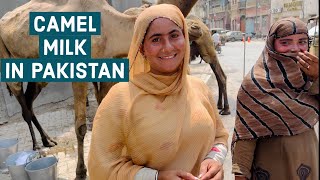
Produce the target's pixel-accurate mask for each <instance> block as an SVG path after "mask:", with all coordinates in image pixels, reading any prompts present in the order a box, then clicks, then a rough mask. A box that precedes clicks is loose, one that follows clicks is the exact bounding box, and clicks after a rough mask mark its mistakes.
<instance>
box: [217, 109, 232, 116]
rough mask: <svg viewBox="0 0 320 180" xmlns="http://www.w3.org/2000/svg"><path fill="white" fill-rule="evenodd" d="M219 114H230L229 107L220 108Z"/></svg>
mask: <svg viewBox="0 0 320 180" xmlns="http://www.w3.org/2000/svg"><path fill="white" fill-rule="evenodd" d="M219 114H220V115H229V114H230V110H229V109H222V110H221V111H220V112H219Z"/></svg>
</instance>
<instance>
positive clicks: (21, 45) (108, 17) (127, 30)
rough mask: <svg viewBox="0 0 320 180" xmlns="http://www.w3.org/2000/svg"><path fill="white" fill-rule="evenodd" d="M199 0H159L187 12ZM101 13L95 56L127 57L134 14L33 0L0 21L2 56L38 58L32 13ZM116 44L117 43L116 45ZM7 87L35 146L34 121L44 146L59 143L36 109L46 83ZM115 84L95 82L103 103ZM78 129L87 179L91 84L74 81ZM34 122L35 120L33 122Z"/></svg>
mask: <svg viewBox="0 0 320 180" xmlns="http://www.w3.org/2000/svg"><path fill="white" fill-rule="evenodd" d="M196 1H197V0H190V1H185V0H175V1H174V0H168V1H166V0H159V2H158V3H159V4H160V3H171V4H174V5H177V6H178V7H179V8H180V10H181V11H182V12H183V14H185V15H187V14H188V13H189V12H190V10H191V8H192V6H193V5H194V4H195V3H196ZM31 11H34V12H101V35H100V36H93V37H92V41H91V57H92V58H110V57H126V56H127V54H128V51H129V47H130V40H131V38H132V35H133V32H132V29H133V27H134V22H135V20H136V17H135V16H129V15H125V14H123V13H120V12H118V11H117V10H115V9H114V8H113V7H112V6H110V5H109V4H108V3H107V2H106V1H105V0H31V1H29V2H28V3H26V4H24V5H22V6H20V7H17V8H16V9H14V10H13V11H11V12H8V13H6V14H5V15H4V16H3V17H2V18H1V20H0V59H2V58H38V57H39V54H38V53H39V42H38V37H37V36H29V28H28V27H29V12H31ZM115 43H117V46H115V45H114V44H115ZM6 84H7V88H8V90H9V92H10V94H12V95H14V96H15V98H16V99H17V101H18V102H19V104H20V106H21V109H22V117H23V119H24V120H25V121H26V123H27V124H28V127H29V131H30V134H31V137H32V142H33V149H39V148H40V147H39V145H38V144H37V141H36V138H35V135H34V131H33V127H32V123H33V124H34V125H35V126H36V128H37V129H38V131H39V133H40V135H41V140H42V143H43V145H44V146H45V147H52V146H55V145H56V144H57V142H55V141H54V140H52V139H51V138H50V137H49V136H48V135H47V133H46V132H45V131H44V129H42V127H41V125H40V124H39V122H38V120H37V118H36V115H35V114H34V112H33V102H34V100H35V99H36V98H37V97H38V95H39V93H40V92H41V90H42V88H44V87H46V85H47V84H48V83H46V82H28V84H27V89H26V91H25V92H24V90H23V85H22V82H8V83H6ZM114 84H115V83H94V87H95V96H96V99H97V101H98V103H100V102H101V101H102V99H103V97H104V96H105V95H106V94H107V93H108V91H109V89H110V88H111V87H112V86H113V85H114ZM72 89H73V95H74V111H75V132H76V136H77V144H78V161H77V168H76V179H86V176H87V175H86V172H87V169H86V166H85V164H84V155H83V140H84V137H85V135H86V131H87V127H86V99H87V90H88V83H86V82H73V83H72ZM31 122H32V123H31Z"/></svg>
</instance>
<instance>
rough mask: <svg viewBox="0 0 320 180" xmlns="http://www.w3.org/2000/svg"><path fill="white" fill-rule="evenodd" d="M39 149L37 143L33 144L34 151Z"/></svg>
mask: <svg viewBox="0 0 320 180" xmlns="http://www.w3.org/2000/svg"><path fill="white" fill-rule="evenodd" d="M40 149H41V147H40V146H39V145H38V144H37V145H35V146H33V150H34V151H36V150H40Z"/></svg>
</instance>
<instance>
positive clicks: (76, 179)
mask: <svg viewBox="0 0 320 180" xmlns="http://www.w3.org/2000/svg"><path fill="white" fill-rule="evenodd" d="M86 179H87V175H85V176H78V175H77V177H76V178H75V180H86Z"/></svg>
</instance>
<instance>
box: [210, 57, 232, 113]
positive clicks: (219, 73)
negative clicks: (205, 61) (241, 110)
mask: <svg viewBox="0 0 320 180" xmlns="http://www.w3.org/2000/svg"><path fill="white" fill-rule="evenodd" d="M209 64H210V67H211V69H212V71H213V72H214V74H215V76H216V78H217V82H218V86H219V99H218V105H217V107H218V109H221V111H220V112H219V114H221V115H228V114H230V108H229V103H228V95H227V77H226V75H225V74H224V72H223V70H222V68H221V66H220V64H219V62H216V63H215V64H213V63H209ZM222 97H223V101H224V106H223V108H222Z"/></svg>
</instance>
